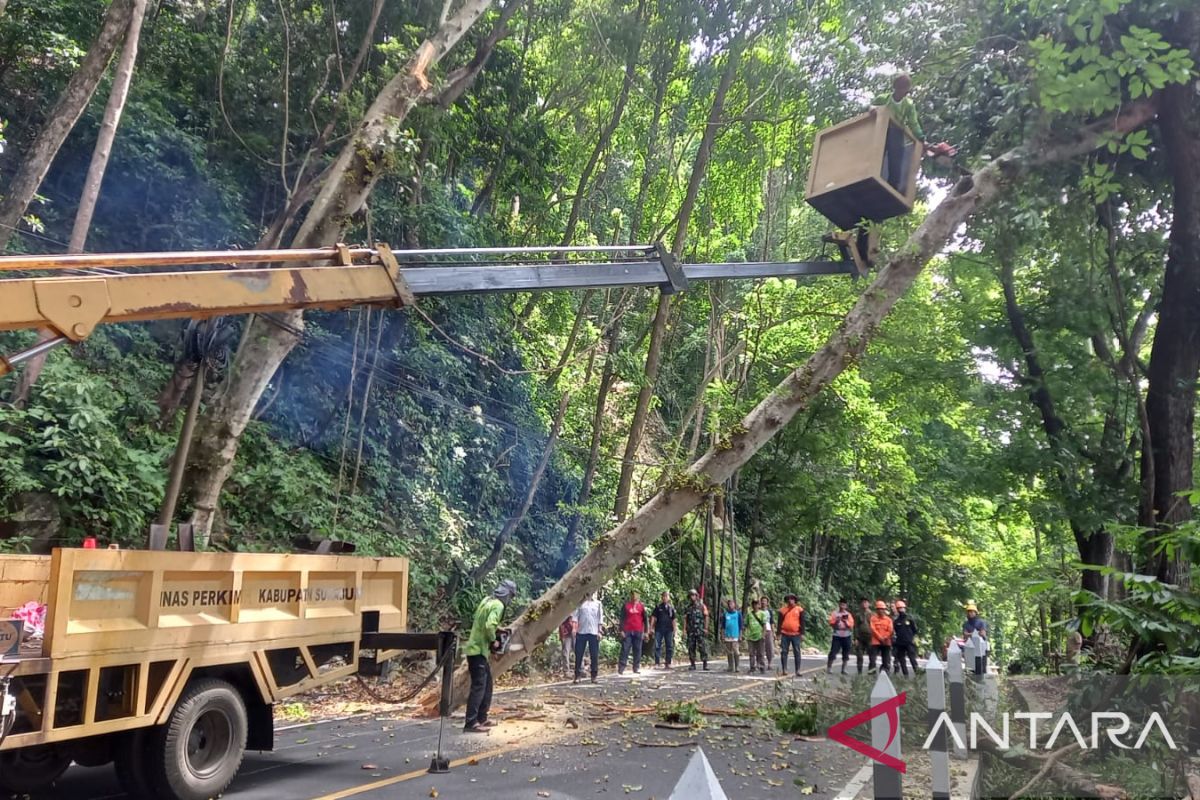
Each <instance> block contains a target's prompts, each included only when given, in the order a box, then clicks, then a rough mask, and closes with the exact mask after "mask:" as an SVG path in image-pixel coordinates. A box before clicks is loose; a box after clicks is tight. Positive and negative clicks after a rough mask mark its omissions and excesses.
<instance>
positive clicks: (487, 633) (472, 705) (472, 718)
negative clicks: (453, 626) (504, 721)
mask: <svg viewBox="0 0 1200 800" xmlns="http://www.w3.org/2000/svg"><path fill="white" fill-rule="evenodd" d="M516 596H517V585H516V584H515V583H513V582H512V581H504V582H503V583H501V584H500V585H499V586H497V587H496V590H495V591H494V592H492V596H491V597H485V598H484V599H483V600H482V601H480V603H479V606H478V607H477V608H476V609H475V618H474V619H473V620H472V621H471V636H470V638H469V639H467V670H468V671H469V672H470V674H471V693H470V694H469V695H468V696H467V720H466V724H465V725H464V726H463V731H464V732H465V733H487V732H488V731H489V730H490V729H491V728H492V727H493V726H494V725H495V723H493V722H491V721H490V720H489V719H488V711H489V710H490V709H491V706H492V665H491V662H490V659H491V658H492V657H493V656H498V655H499V654H500V653H501V652H502V651H503V649H504V648H503V646H502V644H501V641H502V640H501V638H500V636H501V635H502V634H506V633H508V630H507V629H505V628H501V627H500V620H501V619H502V618H503V617H504V609H505V608H506V607H507V606H508V604H509V603H511V602H512V600H513V598H514V597H516Z"/></svg>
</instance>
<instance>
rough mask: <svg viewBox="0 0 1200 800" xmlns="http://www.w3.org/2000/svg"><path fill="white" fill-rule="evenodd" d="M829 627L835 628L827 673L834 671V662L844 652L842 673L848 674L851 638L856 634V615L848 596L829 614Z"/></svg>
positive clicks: (839, 601) (826, 666) (826, 668)
mask: <svg viewBox="0 0 1200 800" xmlns="http://www.w3.org/2000/svg"><path fill="white" fill-rule="evenodd" d="M829 627H831V628H833V643H832V644H830V646H829V663H827V664H826V665H825V674H827V675H828V674H829V673H831V672H833V662H834V660H835V659H836V658H837V655H838V653H839V652H840V653H841V654H842V674H843V675H845V674H846V665H847V664H849V663H850V639H851V638H852V637H853V636H854V615H853V614H851V613H850V603H849V602H848V601H847V600H846V598H844V597H843V598H842V599H841V600H838V607H837V610H836V611H834V612H833V613H832V614H830V615H829Z"/></svg>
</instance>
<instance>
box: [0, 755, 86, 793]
mask: <svg viewBox="0 0 1200 800" xmlns="http://www.w3.org/2000/svg"><path fill="white" fill-rule="evenodd" d="M69 766H71V756H70V754H69V753H67V752H66V751H65V750H64V749H63V748H61V747H58V746H57V745H53V744H41V745H33V746H32V747H22V748H20V749H18V750H5V751H4V752H2V753H0V789H3V790H4V791H6V792H11V793H14V794H28V793H30V792H36V791H39V790H41V789H45V788H47V787H48V786H50V784H52V783H54V782H55V781H56V780H58V778H59V776H60V775H62V774H63V773H64V772H66V771H67V767H69Z"/></svg>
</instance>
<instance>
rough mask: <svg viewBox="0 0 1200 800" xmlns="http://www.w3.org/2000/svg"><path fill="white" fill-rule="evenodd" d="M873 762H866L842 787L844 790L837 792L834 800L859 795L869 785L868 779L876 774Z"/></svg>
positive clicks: (846, 799)
mask: <svg viewBox="0 0 1200 800" xmlns="http://www.w3.org/2000/svg"><path fill="white" fill-rule="evenodd" d="M872 766H873V765H871V764H866V765H864V766H863V768H862V769H860V770H859V771H858V774H856V775H855V776H854V777H853V778H851V779H850V782H849V783H847V784H846V785H845V786H843V787H842V790H841V791H840V792H838V793H837V796H836V797H834V798H833V800H854V798H856V797H858V793H859V792H861V791H862V788H863V787H864V786H866V785H867V781H869V780H871V775H872V774H874V773H873V770H872Z"/></svg>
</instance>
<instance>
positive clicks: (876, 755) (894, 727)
mask: <svg viewBox="0 0 1200 800" xmlns="http://www.w3.org/2000/svg"><path fill="white" fill-rule="evenodd" d="M907 698H908V692H901V693H900V694H898V695H897V696H895V697H893V698H891V699H890V700H884V701H883V702H882V703H880V704H879V705H874V706H871V707H870V708H868V709H867V710H866V711H860V712H859V713H857V714H855V715H854V716H853V717H850V718H849V719H844V720H842V721H841V722H839V723H837V724H836V725H834V726H832V727H831V728H830V729H829V730H828V731H827V733H828V735H829V738H830V739H833V740H834V741H835V742H837V743H838V744H844V745H845V746H846V747H849V748H850V749H851V750H853V751H855V752H856V753H862V754H863V755H864V756H866V757H867V758H869V759H871V760H873V761H878V762H879V763H880V764H883V765H884V766H885V767H891V768H892V769H894V770H897V771H898V772H905V766H904V762H903V761H901V760H900V759H898V758H896V757H895V756H893V755H888V754H887V753H885V752H884V750H887V749H888V747H890V746H891V744H892V742H893V741H895V739H896V737H897V736H898V735H899V734H900V706H902V705H904V701H905V700H906V699H907ZM880 714H887V721H888V740H887V744H885V745H884V746H883V750H877V749H876V748H874V747H872V746H871V745H869V744H864V743H863V742H860V741H859V740H858V739H854V738H852V737H851V736H850V735H849V734H848V733H847V731H849V730H850V729H851V728H857V727H858V726H859V725H862V724H863V723H864V722H869V721H870V720H873V719H875V718H876V717H878V716H879V715H880Z"/></svg>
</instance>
